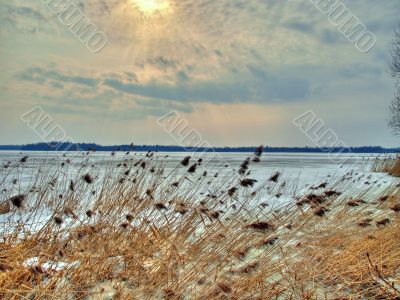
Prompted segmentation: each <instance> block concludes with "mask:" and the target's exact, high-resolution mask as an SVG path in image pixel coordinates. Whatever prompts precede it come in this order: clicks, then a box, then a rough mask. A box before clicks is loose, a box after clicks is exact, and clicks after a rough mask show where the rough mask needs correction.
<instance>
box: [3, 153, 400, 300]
mask: <svg viewBox="0 0 400 300" xmlns="http://www.w3.org/2000/svg"><path fill="white" fill-rule="evenodd" d="M89 156H90V155H87V157H86V158H84V159H83V161H84V162H83V163H81V164H79V165H78V166H71V164H74V160H73V159H72V161H70V160H69V161H67V160H64V159H61V160H60V161H59V162H58V163H59V165H58V166H57V168H56V169H55V168H54V167H49V166H48V165H47V164H41V165H40V166H38V165H36V164H35V163H34V162H31V161H30V159H29V158H24V161H20V162H18V161H17V162H10V163H6V164H5V165H4V166H6V165H7V167H6V168H4V166H3V171H2V172H3V173H2V174H1V175H2V176H1V178H3V182H2V186H1V188H2V189H3V193H2V199H4V200H3V201H2V202H1V203H0V207H1V208H4V210H0V214H1V215H0V217H1V219H0V220H2V222H1V223H0V226H1V227H0V228H1V230H2V232H3V240H2V241H1V242H0V298H4V299H105V298H107V297H109V298H114V299H361V298H362V297H364V298H365V299H395V298H396V297H400V293H399V288H400V222H399V216H400V215H399V212H398V211H396V209H395V208H396V205H399V204H400V199H399V195H400V194H399V188H398V187H397V186H396V185H392V186H390V187H389V188H387V189H386V190H385V191H384V192H382V193H381V195H375V194H374V189H375V187H374V186H373V185H371V188H370V190H368V192H362V193H361V192H360V193H358V194H357V191H352V194H351V195H349V194H348V193H347V192H346V191H348V189H347V186H348V185H347V182H350V181H351V180H352V176H358V175H351V174H350V175H348V174H346V178H331V179H330V182H327V183H323V184H321V185H320V186H317V187H313V188H311V189H310V192H309V193H305V194H304V193H303V194H297V192H296V190H297V189H298V188H297V187H296V183H291V184H290V183H286V184H283V181H282V180H283V179H282V178H281V177H282V176H281V175H280V174H278V173H276V174H269V176H267V177H266V178H269V180H266V181H265V182H264V183H258V185H255V182H254V181H253V180H251V178H249V176H248V171H249V170H250V169H251V164H252V163H257V162H258V161H259V159H260V156H261V155H260V154H256V155H255V158H256V159H253V160H252V162H251V163H250V160H246V161H245V163H244V164H242V166H241V168H240V170H239V173H240V174H239V173H238V171H226V170H225V171H224V170H211V169H209V167H208V166H207V165H203V164H202V163H201V162H198V163H196V160H194V159H189V158H186V159H185V160H184V161H182V163H180V164H179V165H177V166H176V167H175V168H174V169H173V170H172V171H166V169H165V160H164V159H161V158H160V157H157V155H154V154H148V155H147V156H146V158H141V159H136V158H135V156H133V155H127V156H126V158H125V159H122V160H121V159H117V158H112V159H110V160H106V159H105V160H104V161H102V162H100V163H97V165H94V166H92V165H91V164H90V163H89V158H88V157H89ZM79 161H81V159H80V160H79ZM194 165H195V167H193V166H194ZM243 166H245V168H244V167H243ZM39 167H40V168H39ZM76 168H78V171H73V170H74V169H76ZM39 169H40V170H39ZM102 170H105V171H102ZM204 171H207V172H208V173H207V174H205V173H204ZM216 172H218V173H219V174H222V175H218V176H215V173H216ZM23 174H30V175H31V176H29V183H28V184H25V185H23V184H19V181H18V182H17V183H15V182H13V180H14V179H15V178H18V179H21V177H22V175H23ZM253 185H255V187H253ZM288 193H290V194H292V195H293V200H292V201H290V202H289V203H287V204H284V205H281V206H279V205H274V206H273V207H270V206H268V205H267V204H265V202H264V200H263V199H265V196H266V195H270V196H271V199H277V198H278V197H277V196H275V195H278V194H288ZM18 195H21V196H18ZM16 196H18V197H16ZM350 196H351V198H350Z"/></svg>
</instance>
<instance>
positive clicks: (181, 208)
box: [175, 203, 189, 215]
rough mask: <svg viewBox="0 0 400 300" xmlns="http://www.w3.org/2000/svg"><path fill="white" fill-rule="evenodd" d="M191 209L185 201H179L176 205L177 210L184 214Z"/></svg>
mask: <svg viewBox="0 0 400 300" xmlns="http://www.w3.org/2000/svg"><path fill="white" fill-rule="evenodd" d="M188 211H189V209H188V208H187V206H186V205H185V203H178V204H177V205H176V207H175V212H177V213H179V214H181V215H184V214H186V213H187V212H188Z"/></svg>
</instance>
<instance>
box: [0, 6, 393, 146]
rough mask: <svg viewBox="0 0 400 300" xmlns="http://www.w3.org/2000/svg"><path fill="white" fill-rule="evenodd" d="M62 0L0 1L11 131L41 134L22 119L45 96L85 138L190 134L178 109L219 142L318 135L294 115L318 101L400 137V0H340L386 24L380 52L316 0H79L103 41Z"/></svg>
mask: <svg viewBox="0 0 400 300" xmlns="http://www.w3.org/2000/svg"><path fill="white" fill-rule="evenodd" d="M49 1H50V2H53V4H54V3H57V2H59V3H64V4H65V3H67V2H68V1H63V0H40V1H39V0H7V1H5V0H2V1H1V2H0V67H1V72H0V90H1V93H0V120H1V121H0V122H1V123H0V125H1V126H0V144H21V143H31V142H41V141H42V140H41V139H42V138H43V136H41V135H40V134H39V135H38V133H37V132H36V131H35V130H33V129H32V128H30V127H29V126H27V124H26V123H24V122H23V121H21V116H22V115H24V114H26V113H27V112H28V111H30V110H32V109H33V108H35V107H40V108H41V109H42V110H43V112H45V113H46V115H48V116H50V117H51V118H52V120H53V122H54V124H57V125H59V126H60V127H61V128H62V129H63V130H64V131H65V132H66V134H67V135H68V136H69V137H71V138H72V139H73V140H74V141H76V142H83V141H85V142H96V143H99V144H104V145H109V144H127V143H131V142H134V143H136V144H179V142H180V141H179V140H176V139H174V138H173V137H171V135H170V134H169V133H168V132H166V131H165V129H164V128H162V127H161V126H159V125H158V122H157V120H158V119H159V118H162V117H163V116H164V115H166V114H169V113H171V111H175V112H178V113H179V115H180V117H181V118H183V119H184V120H186V121H187V124H188V127H189V128H192V129H194V130H196V131H197V132H198V133H199V134H200V135H201V138H202V139H203V140H205V141H207V142H208V143H209V144H211V145H213V146H239V145H246V146H247V145H259V144H265V145H269V146H306V145H309V146H314V145H315V141H313V140H312V139H310V138H309V136H307V135H305V134H304V133H303V132H302V131H301V130H299V128H297V127H296V126H295V125H294V124H293V120H294V119H296V118H298V117H299V116H301V115H302V114H304V113H306V112H308V111H312V112H313V113H314V114H315V115H316V116H317V117H318V118H319V119H321V120H323V122H324V124H325V126H326V128H327V129H330V130H332V131H333V132H335V134H336V135H337V137H338V139H340V141H342V142H343V143H344V144H346V145H348V146H362V145H381V146H387V147H392V146H399V140H398V139H396V138H394V137H393V135H392V133H391V131H390V129H389V128H388V127H387V118H388V111H389V108H388V107H389V105H390V102H391V100H392V98H393V95H394V81H393V79H392V78H391V77H390V75H389V73H388V64H389V60H390V55H389V51H390V42H391V40H392V36H393V30H394V28H395V27H396V26H397V25H398V24H399V22H400V17H399V16H400V14H399V12H400V1H398V0H343V1H339V2H338V3H341V4H344V5H345V6H346V7H347V8H348V9H349V11H350V12H351V14H352V15H353V16H355V17H357V19H358V20H359V21H360V22H361V23H362V24H364V25H365V26H366V29H367V30H368V31H370V32H371V33H373V34H374V36H376V45H375V46H374V47H373V48H372V49H371V50H370V51H368V52H360V51H359V50H358V49H357V47H355V45H354V43H352V42H351V41H349V40H348V39H347V38H346V36H345V35H344V34H343V33H342V32H341V31H340V29H339V28H338V26H336V25H335V24H332V23H331V22H330V20H329V18H328V16H327V15H326V14H324V13H323V12H321V11H320V10H319V9H318V8H317V7H316V5H315V4H314V3H313V2H315V1H311V0H107V1H106V0H86V1H85V0H76V1H74V0H73V1H72V5H74V6H71V7H76V8H78V12H79V13H81V14H82V15H81V16H83V15H84V16H85V17H86V18H87V20H88V22H90V24H93V25H94V26H95V27H96V30H97V32H99V33H100V34H101V35H98V37H106V38H107V43H105V45H104V47H103V48H101V49H99V51H97V52H93V51H90V50H93V47H92V48H91V49H90V47H88V43H87V42H85V41H81V40H80V39H79V36H77V35H76V34H74V33H73V32H72V31H71V25H69V23H68V22H70V23H71V22H73V21H74V19H73V17H74V16H75V15H72V14H71V16H70V19H62V18H60V14H57V12H56V11H55V10H54V9H52V7H51V6H49V4H48V2H49ZM61 12H62V10H61ZM64 16H67V15H64ZM77 16H78V17H79V15H77ZM71 24H72V25H73V23H71ZM81 39H83V40H84V37H81Z"/></svg>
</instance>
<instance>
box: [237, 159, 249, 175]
mask: <svg viewBox="0 0 400 300" xmlns="http://www.w3.org/2000/svg"><path fill="white" fill-rule="evenodd" d="M249 164H250V157H248V158H246V159H245V160H244V161H243V162H242V164H241V165H240V168H239V171H238V173H239V174H240V175H242V176H244V175H245V174H246V171H247V170H248V169H249Z"/></svg>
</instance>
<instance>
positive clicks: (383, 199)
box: [378, 196, 389, 202]
mask: <svg viewBox="0 0 400 300" xmlns="http://www.w3.org/2000/svg"><path fill="white" fill-rule="evenodd" d="M388 199H389V196H382V197H380V198H379V199H378V200H379V201H380V202H386V201H387V200H388Z"/></svg>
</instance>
